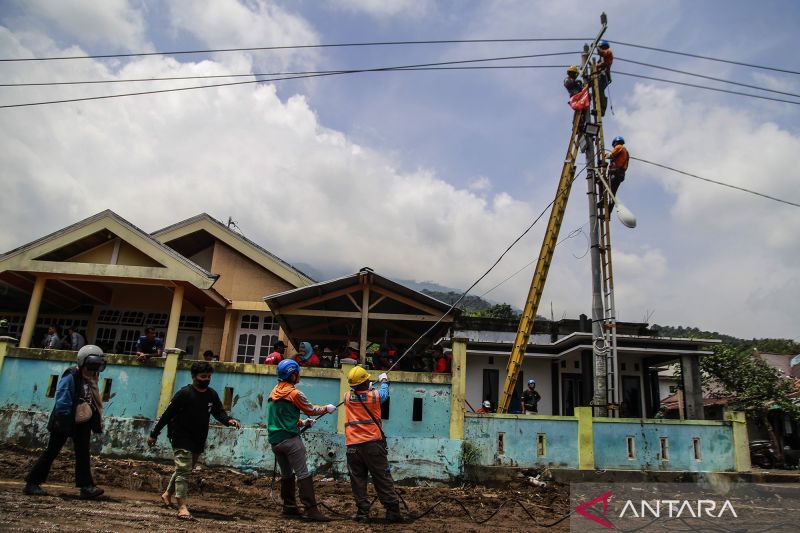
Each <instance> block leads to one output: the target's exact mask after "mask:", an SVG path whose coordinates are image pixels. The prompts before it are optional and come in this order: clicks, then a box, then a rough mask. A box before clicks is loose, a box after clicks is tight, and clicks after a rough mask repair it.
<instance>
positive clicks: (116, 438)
mask: <svg viewBox="0 0 800 533" xmlns="http://www.w3.org/2000/svg"><path fill="white" fill-rule="evenodd" d="M73 357H74V353H73V354H69V353H66V352H50V353H44V352H41V351H39V350H14V351H13V353H9V355H6V356H5V357H4V358H2V359H0V361H1V362H2V365H3V366H2V371H0V441H2V442H14V443H18V444H21V445H25V446H31V447H41V446H42V445H43V443H44V442H45V441H46V438H47V434H46V429H45V424H46V421H47V417H48V415H49V413H50V411H51V410H52V407H53V404H54V399H53V398H48V397H46V392H47V389H48V386H49V384H50V378H51V376H54V375H55V376H61V374H62V373H63V371H64V370H65V369H66V368H67V367H69V366H70V365H71V364H72V358H73ZM109 362H110V364H109V365H108V367H107V369H106V371H105V372H103V374H102V375H101V388H102V386H103V384H104V382H105V380H106V379H110V380H111V394H110V398H109V400H108V401H107V402H106V404H105V429H106V431H105V433H104V434H103V435H102V436H100V437H95V438H93V442H94V444H93V446H95V448H96V451H98V452H101V453H104V454H108V455H115V456H122V457H138V458H158V459H169V458H171V450H170V448H169V443H168V441H167V439H166V436H163V437H162V438H161V439H160V440H159V443H158V445H157V446H156V447H155V448H153V449H150V448H148V447H147V445H146V442H145V439H146V436H147V434H148V433H149V431H150V429H151V428H152V426H153V424H154V419H155V415H156V411H157V409H158V401H159V395H160V389H161V383H162V374H163V368H162V367H163V365H164V360H163V359H155V360H152V361H150V362H149V363H147V364H146V365H141V364H138V363H135V362H134V360H133V358H131V357H128V356H117V355H111V356H109ZM188 365H189V362H186V361H181V362H180V364H179V369H178V371H177V373H176V379H175V389H176V390H177V389H178V388H180V387H182V386H184V385H186V384H188V383H190V382H191V376H190V373H189V371H188ZM215 366H216V368H217V371H216V372H215V373H214V375H213V377H212V387H213V388H214V389H216V390H217V392H218V393H219V395H220V397H221V398H223V399H224V397H225V389H226V388H230V389H232V390H231V404H232V406H231V409H230V412H231V415H232V416H235V417H236V418H238V419H239V420H241V421H242V423H243V425H244V428H243V429H242V430H241V431H236V430H233V429H230V428H223V427H221V426H218V425H215V426H212V429H211V431H210V433H209V439H208V444H207V451H206V454H205V459H204V460H205V461H206V462H207V463H208V464H219V465H229V466H234V467H239V468H245V469H248V468H252V469H259V470H262V471H264V470H271V468H272V463H273V456H272V453H271V451H270V447H269V445H268V443H267V432H266V429H265V422H266V416H267V409H268V403H267V398H268V396H269V393H270V391H271V390H272V388H273V386H274V385H275V383H276V378H275V376H274V375H271V374H268V373H262V370H264V369H263V368H262V369H257V371H256V373H254V370H253V369H252V368H250V367H246V365H245V366H243V365H236V364H233V363H217V364H216V365H215ZM268 372H272V370H268ZM402 375H403V376H404V377H403V379H404V380H405V381H403V382H400V381H396V382H394V383H393V384H392V385H391V398H392V399H391V404H390V408H389V418H388V419H386V420H384V431H385V433H386V435H387V436H388V441H389V449H390V453H389V459H390V464H391V467H392V469H393V474H394V476H395V477H396V478H397V479H406V478H429V479H441V480H449V479H452V478H454V477H457V476H460V475H461V473H462V471H463V470H462V464H461V463H462V440H460V439H450V438H449V436H450V420H451V385H450V383H449V382H445V381H446V380H442V379H440V378H432V377H431V375H428V374H426V375H419V376H418V377H414V375H413V373H403V374H402ZM340 377H341V374H340V373H339V372H338V371H336V372H334V371H331V370H321V371H316V372H307V373H306V375H304V376H302V377H301V383H300V385H299V387H300V388H301V390H303V391H304V392H305V394H306V395H307V396H308V398H309V400H310V401H311V402H313V403H317V404H326V403H333V404H338V403H339V402H340V401H341V397H340V396H341V392H340V391H341V380H340ZM416 379H419V380H420V381H419V382H416V381H413V380H416ZM415 399H420V400H421V402H422V420H418V421H415V420H413V417H412V413H413V405H414V400H415ZM578 426H579V422H578V419H577V418H574V417H547V416H522V415H474V414H466V415H465V420H464V441H466V442H467V443H468V444H471V445H472V446H471V447H470V449H471V450H473V452H474V454H473V457H472V460H473V462H474V463H477V464H480V465H485V466H490V465H507V466H520V467H536V466H548V467H552V468H568V469H577V468H579V465H580V463H579V454H580V453H581V452H583V453H584V456H585V453H586V450H579V444H578V443H579V439H578V434H579V432H578ZM582 427H583V426H582ZM589 427H590V428H591V431H592V432H593V439H592V441H593V451H594V467H595V468H600V469H631V470H642V469H645V470H672V471H676V470H686V471H726V470H735V469H736V466H737V465H736V464H735V460H734V455H735V453H734V442H733V431H732V428H731V425H730V423H727V422H725V423H723V422H707V423H705V422H698V421H692V422H685V423H682V422H678V421H660V420H647V421H638V420H625V421H617V422H609V421H607V419H598V418H595V419H593V422H592V424H590V425H589ZM499 434H502V435H503V439H502V440H503V443H502V449H501V447H500V444H499V439H498V435H499ZM539 435H541V436H542V437H543V441H542V443H541V445H540V443H539V441H538V437H539ZM628 436H632V437H633V439H634V440H633V448H634V454H633V457H629V454H628V443H627V440H626V438H627V437H628ZM662 437H664V438H667V442H668V449H669V452H668V458H667V460H662V457H661V438H662ZM304 438H305V442H306V446H307V448H308V457H309V466H310V467H311V469H312V470H313V471H315V472H316V473H319V474H326V475H327V474H330V475H335V476H343V475H345V473H346V463H345V446H344V438H343V435H341V434H339V433H337V414H333V415H329V416H325V417H323V418H322V419H320V421H319V422H318V423H317V425H316V426H315V427H314V428H313V429H312V430H310V431H308V432H307V433H306V436H305V437H304ZM695 439H699V440H698V441H697V442H698V444H697V451H698V452H699V459H698V458H697V455H696V453H695ZM592 441H587V442H592ZM737 442H738V441H737ZM745 442H746V436H745ZM745 446H746V444H745ZM588 449H589V450H592V447H591V446H589V448H588Z"/></svg>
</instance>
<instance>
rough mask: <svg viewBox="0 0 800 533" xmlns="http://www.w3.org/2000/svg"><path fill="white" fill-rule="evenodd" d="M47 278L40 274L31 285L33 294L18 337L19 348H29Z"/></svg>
mask: <svg viewBox="0 0 800 533" xmlns="http://www.w3.org/2000/svg"><path fill="white" fill-rule="evenodd" d="M46 281H47V278H45V277H44V276H42V275H41V274H40V275H38V276H36V282H35V283H34V284H33V292H31V301H30V303H29V304H28V314H26V315H25V325H23V326H22V335H20V340H19V347H20V348H30V347H31V338H32V337H33V330H34V329H35V328H36V317H38V316H39V306H40V305H41V303H42V295H43V294H44V284H45V282H46Z"/></svg>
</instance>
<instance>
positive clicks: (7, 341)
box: [0, 337, 17, 374]
mask: <svg viewBox="0 0 800 533" xmlns="http://www.w3.org/2000/svg"><path fill="white" fill-rule="evenodd" d="M16 344H17V339H15V338H14V337H0V374H1V373H2V372H3V361H5V359H6V354H7V353H8V349H9V348H13V347H14V346H15V345H16Z"/></svg>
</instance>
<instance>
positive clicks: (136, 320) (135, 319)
mask: <svg viewBox="0 0 800 533" xmlns="http://www.w3.org/2000/svg"><path fill="white" fill-rule="evenodd" d="M142 322H144V313H142V312H141V311H125V312H124V313H122V316H121V317H120V319H119V323H120V324H122V325H123V326H141V325H142Z"/></svg>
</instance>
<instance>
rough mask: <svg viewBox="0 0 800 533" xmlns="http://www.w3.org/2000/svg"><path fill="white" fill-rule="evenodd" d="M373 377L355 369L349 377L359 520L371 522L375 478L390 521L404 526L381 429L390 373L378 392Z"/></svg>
mask: <svg viewBox="0 0 800 533" xmlns="http://www.w3.org/2000/svg"><path fill="white" fill-rule="evenodd" d="M369 378H370V375H369V373H368V372H367V371H366V370H365V369H364V368H362V367H360V366H355V367H353V369H352V370H350V372H348V374H347V382H348V383H349V385H350V388H351V390H350V392H349V393H348V394H347V396H345V398H344V406H345V423H344V441H345V444H346V445H347V472H348V474H350V488H351V489H352V490H353V497H354V498H355V500H356V509H357V510H356V521H357V522H361V523H366V522H369V505H370V501H369V499H368V498H367V483H368V481H369V476H372V483H373V485H374V486H375V492H377V493H378V499H379V500H380V501H381V504H383V506H384V508H385V509H386V520H387V522H389V523H400V522H404V521H405V519H404V518H403V515H402V514H401V513H400V498H399V497H398V496H397V492H396V491H395V489H394V481H393V480H392V475H391V474H390V473H389V460H388V457H387V455H388V451H387V449H386V435H384V433H383V428H382V427H381V403H383V402H385V401H386V400H387V399H388V398H389V377H388V376H387V375H386V373H383V374H381V375H380V376H378V380H379V381H380V387H378V389H373V388H372V387H371V386H370V381H369Z"/></svg>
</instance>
